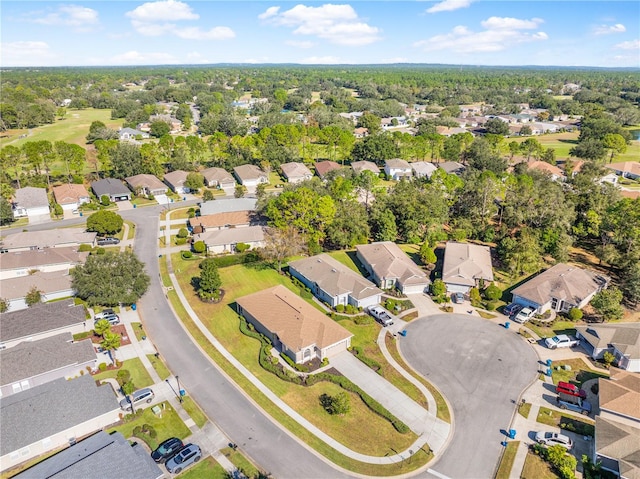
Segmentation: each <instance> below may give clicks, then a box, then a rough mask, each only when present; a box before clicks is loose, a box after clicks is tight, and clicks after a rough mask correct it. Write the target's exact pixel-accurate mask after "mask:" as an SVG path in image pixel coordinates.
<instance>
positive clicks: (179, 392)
mask: <svg viewBox="0 0 640 479" xmlns="http://www.w3.org/2000/svg"><path fill="white" fill-rule="evenodd" d="M176 383H178V399H179V400H180V402H182V401H183V399H182V389H180V379H178V376H177V375H176Z"/></svg>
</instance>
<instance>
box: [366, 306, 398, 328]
mask: <svg viewBox="0 0 640 479" xmlns="http://www.w3.org/2000/svg"><path fill="white" fill-rule="evenodd" d="M369 314H370V315H371V316H373V317H374V318H376V319H377V320H378V321H380V323H382V325H383V326H391V325H392V324H393V318H392V317H391V315H390V314H389V313H388V312H387V310H386V309H384V308H383V307H382V306H371V307H370V308H369Z"/></svg>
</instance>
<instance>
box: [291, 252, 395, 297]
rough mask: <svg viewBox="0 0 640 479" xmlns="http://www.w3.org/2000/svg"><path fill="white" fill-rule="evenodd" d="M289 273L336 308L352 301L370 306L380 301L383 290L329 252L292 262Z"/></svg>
mask: <svg viewBox="0 0 640 479" xmlns="http://www.w3.org/2000/svg"><path fill="white" fill-rule="evenodd" d="M289 273H290V274H291V276H293V277H294V278H297V279H298V280H300V281H301V282H302V283H303V284H304V285H305V286H306V287H308V288H309V289H310V290H311V292H312V293H313V294H314V295H315V296H316V297H317V298H318V299H319V300H321V301H324V302H325V303H327V304H328V305H329V306H331V307H332V308H335V307H336V306H337V305H339V304H342V305H347V304H350V305H352V306H355V307H361V308H366V307H367V306H373V305H375V304H378V303H380V298H381V296H382V291H381V290H380V289H379V288H378V287H377V286H376V285H375V284H373V283H372V282H371V281H369V280H367V279H365V278H363V277H362V276H361V275H360V274H358V273H356V272H355V271H353V270H352V269H350V268H347V267H346V266H345V265H343V264H342V263H340V262H339V261H337V260H336V259H334V258H332V257H331V256H329V255H328V254H324V253H323V254H319V255H316V256H312V257H310V258H303V259H299V260H297V261H292V262H290V263H289Z"/></svg>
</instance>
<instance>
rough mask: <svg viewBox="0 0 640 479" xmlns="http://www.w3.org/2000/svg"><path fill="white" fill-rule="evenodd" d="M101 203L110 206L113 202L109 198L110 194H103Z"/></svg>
mask: <svg viewBox="0 0 640 479" xmlns="http://www.w3.org/2000/svg"><path fill="white" fill-rule="evenodd" d="M100 204H101V205H102V206H109V205H110V204H111V200H110V199H109V196H108V195H102V196H101V197H100Z"/></svg>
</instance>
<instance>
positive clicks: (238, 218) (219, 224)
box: [187, 211, 255, 233]
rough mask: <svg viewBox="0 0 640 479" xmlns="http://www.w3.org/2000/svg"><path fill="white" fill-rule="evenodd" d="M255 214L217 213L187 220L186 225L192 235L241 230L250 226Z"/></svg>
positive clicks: (238, 212)
mask: <svg viewBox="0 0 640 479" xmlns="http://www.w3.org/2000/svg"><path fill="white" fill-rule="evenodd" d="M254 216H255V214H254V213H253V212H251V211H232V212H229V213H217V214H215V215H204V216H196V217H194V218H189V219H188V220H187V225H188V226H189V227H190V228H191V230H192V231H193V232H194V233H203V232H205V231H214V230H221V229H227V228H242V227H243V226H250V225H251V223H252V222H253V221H254Z"/></svg>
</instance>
